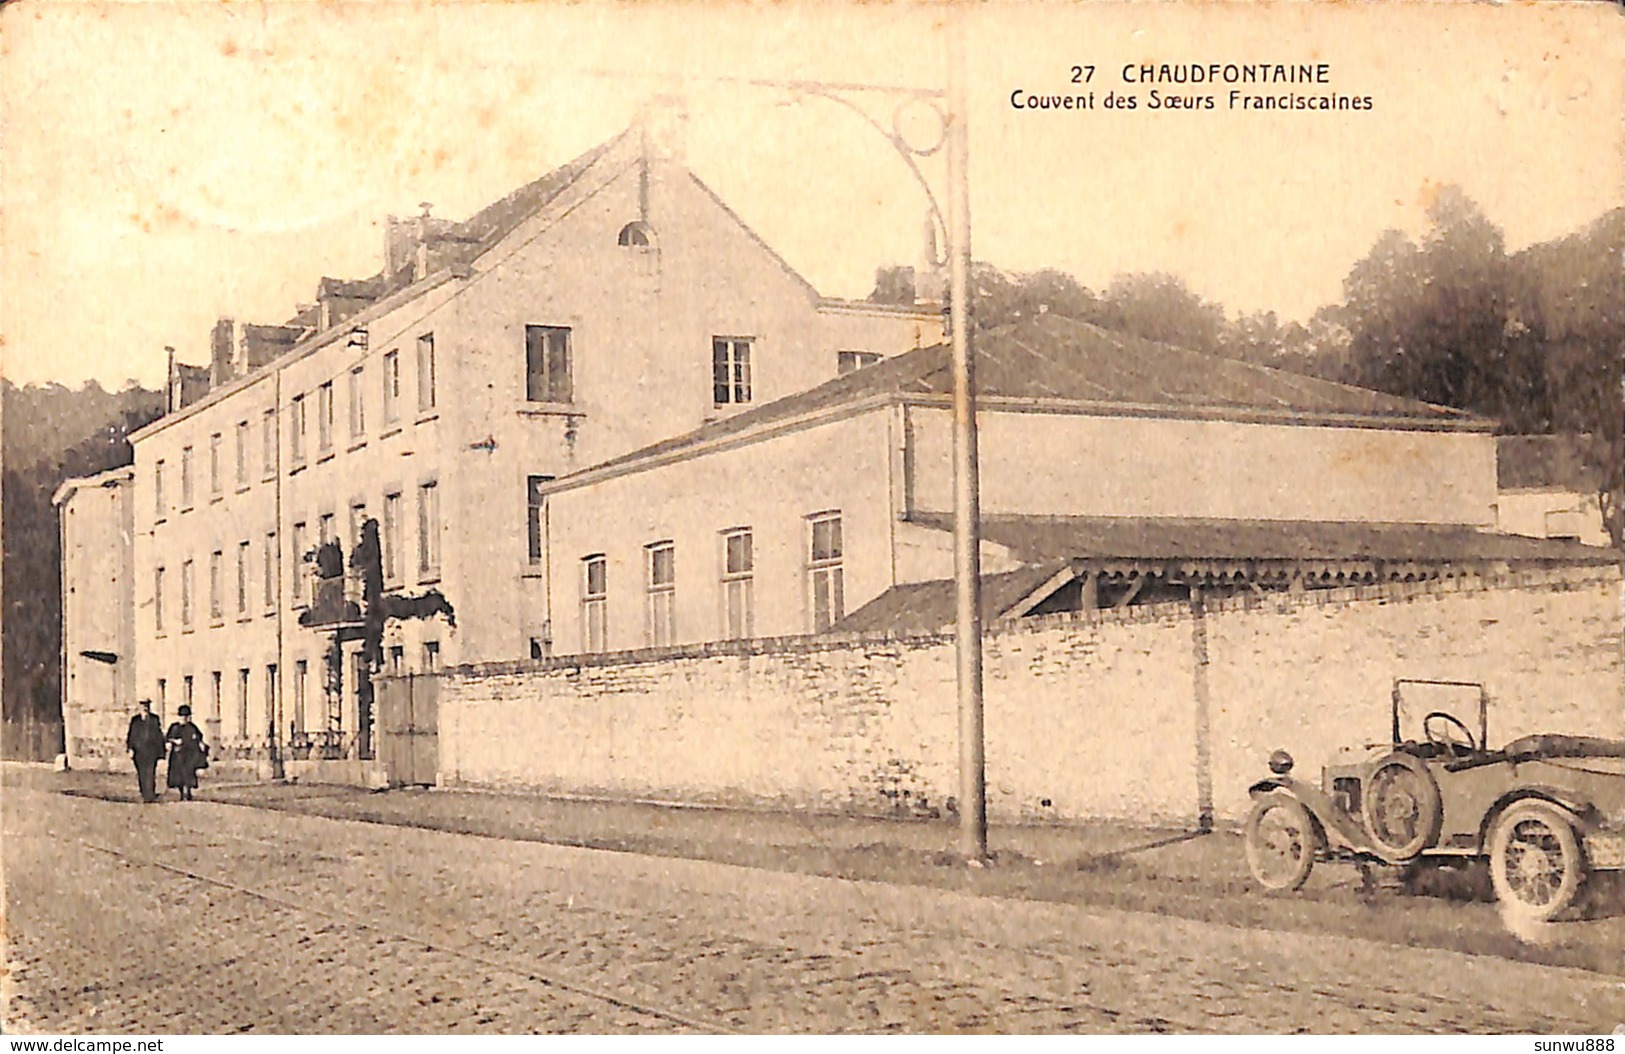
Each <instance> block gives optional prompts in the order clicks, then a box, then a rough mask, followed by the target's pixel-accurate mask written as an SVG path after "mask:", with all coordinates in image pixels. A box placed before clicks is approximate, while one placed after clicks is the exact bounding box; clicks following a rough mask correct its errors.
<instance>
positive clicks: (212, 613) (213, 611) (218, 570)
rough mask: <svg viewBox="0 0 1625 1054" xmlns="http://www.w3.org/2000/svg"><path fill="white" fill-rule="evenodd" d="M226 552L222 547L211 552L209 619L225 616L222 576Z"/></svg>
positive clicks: (213, 619) (217, 619) (218, 618)
mask: <svg viewBox="0 0 1625 1054" xmlns="http://www.w3.org/2000/svg"><path fill="white" fill-rule="evenodd" d="M225 562H226V554H225V551H224V550H222V549H216V550H215V551H214V552H212V553H210V554H209V621H210V622H218V621H220V619H221V618H222V617H223V616H224V614H225V610H224V607H223V604H224V601H222V600H221V597H220V586H221V582H220V578H221V575H222V574H224V571H223V565H224V564H225Z"/></svg>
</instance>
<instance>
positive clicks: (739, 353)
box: [711, 337, 751, 406]
mask: <svg viewBox="0 0 1625 1054" xmlns="http://www.w3.org/2000/svg"><path fill="white" fill-rule="evenodd" d="M750 343H751V342H750V338H748V337H713V338H712V340H711V394H712V400H713V401H714V402H715V403H716V404H717V405H718V406H726V405H728V404H730V403H748V402H750Z"/></svg>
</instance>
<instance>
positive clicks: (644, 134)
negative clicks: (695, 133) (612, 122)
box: [637, 95, 688, 165]
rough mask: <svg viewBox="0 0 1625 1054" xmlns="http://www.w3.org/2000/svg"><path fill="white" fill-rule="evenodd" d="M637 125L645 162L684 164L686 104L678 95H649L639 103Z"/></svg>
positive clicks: (686, 143)
mask: <svg viewBox="0 0 1625 1054" xmlns="http://www.w3.org/2000/svg"><path fill="white" fill-rule="evenodd" d="M637 123H638V130H639V134H640V137H641V139H642V148H643V157H644V160H645V161H651V160H652V161H674V162H676V163H677V164H679V165H681V164H684V163H685V162H686V160H687V157H688V103H687V101H686V100H684V99H683V98H682V97H681V96H678V95H655V96H652V97H651V98H650V99H649V100H648V101H647V102H645V103H644V104H643V109H642V111H641V112H640V113H639V114H638V122H637Z"/></svg>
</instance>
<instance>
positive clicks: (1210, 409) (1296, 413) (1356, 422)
mask: <svg viewBox="0 0 1625 1054" xmlns="http://www.w3.org/2000/svg"><path fill="white" fill-rule="evenodd" d="M901 398H902V400H903V401H904V402H905V403H908V404H910V405H915V406H928V407H931V408H933V409H952V407H953V396H951V395H940V394H937V393H934V392H932V393H916V392H905V393H902V394H901ZM976 408H977V410H978V412H980V411H983V410H997V411H1001V412H1005V413H1060V414H1076V415H1079V416H1086V417H1157V418H1173V419H1179V420H1190V421H1231V422H1235V423H1238V424H1282V425H1297V426H1306V427H1323V428H1371V429H1381V430H1386V431H1395V432H1473V433H1483V434H1486V435H1488V434H1491V433H1493V432H1494V431H1495V422H1494V421H1491V420H1489V419H1488V418H1482V417H1471V416H1466V415H1463V416H1461V417H1449V418H1440V419H1428V418H1422V417H1415V418H1413V417H1383V416H1380V415H1375V414H1352V413H1327V412H1305V411H1301V410H1268V409H1264V408H1262V407H1258V408H1253V409H1245V408H1242V407H1224V406H1165V405H1160V404H1152V403H1122V402H1111V401H1107V400H1094V399H1054V398H1022V397H1016V396H1008V395H993V396H988V395H980V396H977V398H976Z"/></svg>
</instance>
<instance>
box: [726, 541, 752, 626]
mask: <svg viewBox="0 0 1625 1054" xmlns="http://www.w3.org/2000/svg"><path fill="white" fill-rule="evenodd" d="M755 575H756V554H755V552H754V545H753V542H752V538H751V532H750V528H749V527H741V528H737V529H735V530H731V531H727V532H724V534H723V535H722V635H723V637H724V638H726V639H728V640H742V639H744V638H747V637H750V636H753V635H754V631H755V615H756V613H755V610H754V604H753V600H754V598H753V597H752V595H751V594H752V591H753V587H752V582H753V580H754V578H755Z"/></svg>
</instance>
